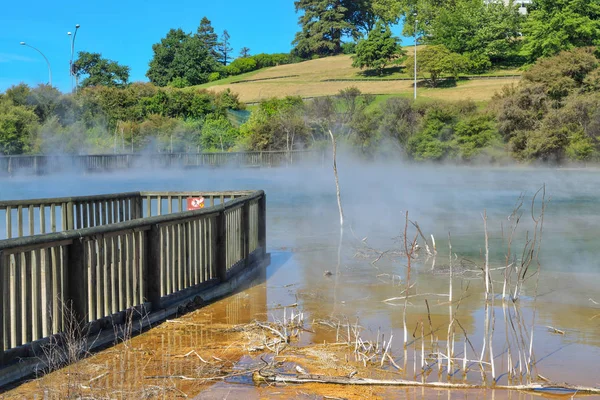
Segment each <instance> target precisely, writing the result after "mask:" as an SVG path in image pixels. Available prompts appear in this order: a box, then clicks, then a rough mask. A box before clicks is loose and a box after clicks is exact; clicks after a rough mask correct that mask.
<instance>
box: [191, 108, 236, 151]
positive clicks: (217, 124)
mask: <svg viewBox="0 0 600 400" xmlns="http://www.w3.org/2000/svg"><path fill="white" fill-rule="evenodd" d="M238 135H239V131H238V130H237V129H235V128H234V127H233V125H231V122H229V120H228V119H227V118H226V117H224V116H222V115H218V116H214V115H211V116H209V117H208V118H206V120H205V121H204V124H203V125H202V131H201V132H200V146H201V148H202V149H203V150H204V151H227V150H229V149H231V148H232V147H233V146H234V145H235V143H236V140H237V138H238Z"/></svg>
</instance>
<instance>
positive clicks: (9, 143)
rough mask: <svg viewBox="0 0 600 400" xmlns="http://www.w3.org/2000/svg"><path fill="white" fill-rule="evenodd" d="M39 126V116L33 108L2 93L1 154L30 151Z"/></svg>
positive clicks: (0, 119)
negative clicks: (17, 103)
mask: <svg viewBox="0 0 600 400" xmlns="http://www.w3.org/2000/svg"><path fill="white" fill-rule="evenodd" d="M37 128H38V117H37V115H35V113H34V112H33V110H31V109H30V108H29V107H27V106H24V105H16V104H14V103H13V101H12V100H11V99H10V98H9V97H8V96H6V95H0V154H22V153H26V152H28V151H29V150H30V148H31V144H32V141H33V137H34V135H35V132H36V130H37Z"/></svg>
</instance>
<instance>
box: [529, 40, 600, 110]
mask: <svg viewBox="0 0 600 400" xmlns="http://www.w3.org/2000/svg"><path fill="white" fill-rule="evenodd" d="M594 50H595V49H594V48H590V47H584V48H578V49H574V50H573V51H569V52H566V51H563V52H561V53H559V54H558V55H557V56H555V57H552V58H546V59H540V60H539V61H538V62H537V63H536V64H535V65H534V66H533V67H532V68H530V69H529V70H528V71H527V72H525V73H524V74H523V80H524V82H525V85H527V84H540V85H542V86H543V87H544V88H545V89H546V93H547V94H548V96H549V97H550V98H551V99H552V100H554V101H555V102H560V101H561V100H562V99H563V98H565V97H566V96H568V95H569V94H570V93H571V92H572V91H573V90H574V89H577V88H580V87H581V86H582V85H583V83H584V80H585V79H586V77H587V76H588V74H589V73H590V72H592V71H593V70H595V69H597V68H598V65H599V64H598V59H597V58H596V56H595V55H594ZM588 82H589V81H588Z"/></svg>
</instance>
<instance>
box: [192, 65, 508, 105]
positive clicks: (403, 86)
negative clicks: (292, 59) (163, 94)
mask: <svg viewBox="0 0 600 400" xmlns="http://www.w3.org/2000/svg"><path fill="white" fill-rule="evenodd" d="M498 72H499V73H500V74H514V73H517V71H514V70H504V71H498ZM291 75H295V76H293V77H290V76H291ZM286 76H287V78H286ZM406 76H407V75H406V74H405V73H403V72H402V71H394V72H393V73H391V74H390V75H389V76H386V77H385V78H388V79H389V78H403V77H406ZM279 77H281V78H279ZM273 78H275V79H273ZM357 78H358V79H364V78H365V76H364V75H362V74H361V72H360V70H358V69H356V68H353V67H352V59H351V57H350V56H348V55H341V56H336V57H327V58H321V59H317V60H311V61H305V62H302V63H298V64H290V65H281V66H278V67H273V68H265V69H262V70H260V71H254V72H251V73H249V74H244V75H239V76H235V77H230V78H228V79H225V80H220V81H217V82H212V83H208V84H205V85H202V86H200V87H202V88H208V89H210V90H214V91H221V90H225V89H231V90H232V91H233V92H235V93H238V94H239V95H240V100H242V101H244V102H247V103H250V102H257V101H260V100H262V99H266V98H270V97H283V96H302V97H318V96H326V95H333V94H336V93H338V92H339V91H340V90H342V89H345V88H347V87H350V86H355V87H357V88H358V89H360V90H361V91H362V92H363V93H371V94H377V95H400V96H407V97H409V96H412V91H413V86H412V82H411V81H382V80H377V78H376V77H374V78H372V79H371V77H369V78H370V79H369V81H355V82H349V81H337V82H324V80H326V79H357ZM248 79H252V80H254V81H252V82H242V83H232V82H238V81H243V80H248ZM257 79H258V81H257ZM260 79H267V80H262V81H261V80H260ZM516 82H518V79H515V78H501V79H490V80H472V81H461V82H459V84H458V85H457V86H455V87H451V88H443V89H442V88H439V89H429V88H419V96H420V97H425V98H430V99H444V100H459V99H472V100H475V101H487V100H489V99H490V98H491V97H492V96H493V95H494V93H496V92H497V91H499V90H500V89H501V88H502V87H503V86H504V85H507V84H511V83H516Z"/></svg>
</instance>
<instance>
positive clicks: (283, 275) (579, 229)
mask: <svg viewBox="0 0 600 400" xmlns="http://www.w3.org/2000/svg"><path fill="white" fill-rule="evenodd" d="M339 169H340V174H341V176H340V184H341V186H342V196H343V203H344V207H345V212H346V220H347V226H346V228H345V231H344V236H343V242H342V248H341V251H340V252H339V253H338V245H339V243H340V232H339V225H338V224H339V218H338V214H337V203H336V199H335V187H334V182H333V176H332V172H331V171H330V169H329V168H304V169H299V168H298V169H257V170H186V171H164V172H157V171H128V172H126V173H122V174H112V175H87V176H84V175H72V176H48V177H15V178H12V179H5V180H2V181H1V182H0V199H4V200H8V199H23V198H39V197H58V196H71V195H90V194H101V193H112V192H127V191H137V190H161V191H167V190H174V191H185V190H210V191H212V190H229V189H235V190H238V189H239V190H241V189H263V190H265V192H266V193H267V199H268V204H267V207H268V221H267V229H268V247H269V251H270V252H271V253H272V259H273V262H272V265H271V266H270V267H269V268H268V270H267V276H268V278H267V282H266V284H265V285H264V287H265V291H266V304H265V307H266V308H267V309H268V310H270V311H269V315H271V316H272V317H277V316H280V314H281V310H277V306H279V305H286V304H292V303H296V302H297V303H298V304H299V306H300V309H302V310H303V311H304V312H305V314H306V316H307V317H306V318H307V320H312V319H314V318H323V319H331V318H332V317H336V318H341V319H345V318H348V319H349V320H351V321H355V320H356V318H358V319H359V321H360V323H361V324H362V325H363V326H364V327H365V328H366V331H365V333H364V335H365V337H369V335H371V337H373V335H374V333H375V332H376V331H377V329H378V328H380V329H381V331H382V332H394V336H395V338H397V340H398V341H397V342H394V346H393V347H396V348H397V353H398V354H400V353H401V348H402V341H401V338H402V306H398V305H396V306H394V305H390V304H386V303H385V302H383V300H385V299H388V298H391V297H395V296H400V295H401V292H402V285H404V282H405V281H404V279H406V267H405V264H406V261H405V260H404V259H401V258H398V257H396V258H394V257H383V258H382V259H381V260H380V261H379V262H377V263H376V264H374V265H372V264H371V261H373V260H374V259H375V258H377V255H373V254H367V252H366V247H365V243H366V244H368V245H369V246H370V247H372V248H376V249H380V250H393V249H399V248H400V243H398V242H397V238H398V237H399V236H400V235H401V234H402V232H403V230H404V223H405V214H404V213H405V212H406V210H408V211H409V213H410V214H409V215H410V219H411V220H413V221H418V223H419V225H420V226H421V228H422V230H423V232H424V233H425V235H427V236H428V235H429V234H433V235H434V237H435V238H436V242H437V248H438V251H439V256H438V257H437V259H436V260H435V263H436V265H435V266H433V271H434V272H431V271H430V270H431V269H432V261H433V260H429V261H427V262H424V263H423V262H421V263H418V262H417V263H416V265H415V266H414V270H413V276H412V277H411V280H412V281H416V282H417V286H416V288H417V289H416V290H417V293H421V294H423V293H430V294H431V295H427V296H423V297H419V298H415V299H414V300H411V302H410V304H409V306H408V313H409V316H408V324H409V329H410V330H411V333H412V330H413V329H414V327H415V324H416V323H417V321H420V320H423V321H427V311H426V307H425V304H424V299H425V298H427V299H428V301H429V303H430V306H431V314H432V315H431V316H432V319H433V324H434V325H435V326H436V327H437V326H442V325H443V324H447V319H448V316H447V315H448V306H447V303H445V301H446V300H447V298H445V297H443V296H438V295H437V294H442V293H447V292H448V275H447V274H444V273H443V271H445V270H447V266H448V264H449V261H448V251H447V248H448V233H449V232H450V233H451V236H452V246H453V253H455V254H456V255H457V256H456V257H457V258H456V259H455V260H454V264H455V268H456V269H459V272H461V271H462V272H464V270H465V269H470V270H475V269H477V268H478V267H480V266H481V265H482V252H483V251H484V240H483V239H484V236H483V223H482V217H481V214H482V212H483V211H484V210H486V212H487V214H488V226H489V228H488V229H489V232H490V254H491V255H490V259H491V262H492V265H493V266H502V265H505V264H504V263H505V258H504V255H505V253H506V238H507V232H508V229H509V225H510V221H509V220H508V216H509V215H510V214H511V212H512V209H513V207H514V205H515V202H516V200H517V199H518V197H519V196H520V195H521V194H524V196H525V201H524V204H523V215H522V218H521V221H520V227H519V230H518V234H517V235H516V237H515V239H514V243H515V244H514V250H513V251H517V252H520V251H521V250H522V246H523V243H524V240H525V235H526V231H527V230H530V231H531V230H532V229H533V224H532V221H531V213H530V209H531V201H532V195H533V194H534V193H535V192H536V191H537V190H538V189H539V188H540V187H541V186H542V185H543V184H546V193H547V197H548V198H550V204H549V206H548V209H547V213H546V216H545V225H544V232H543V243H542V251H541V254H540V262H541V270H542V273H541V277H540V283H539V289H538V292H539V296H538V299H537V303H534V302H533V294H534V293H535V290H534V289H535V278H532V279H530V280H529V281H528V282H527V284H526V287H525V288H524V295H525V297H524V298H523V300H522V301H521V308H522V311H523V316H524V319H525V321H531V318H532V316H533V310H534V306H535V305H536V307H537V308H535V309H536V310H537V311H536V312H537V314H536V320H535V327H534V350H535V354H536V358H537V359H538V360H539V362H538V372H539V373H540V374H541V375H543V376H545V377H547V378H549V379H551V380H554V381H568V382H570V383H574V384H584V385H592V386H593V385H598V384H600V378H599V375H600V374H598V372H597V368H596V366H597V364H598V360H600V329H599V328H600V306H598V305H595V304H594V302H593V301H592V300H595V301H598V302H600V290H599V289H598V284H599V283H600V266H599V261H598V259H599V257H598V256H599V255H600V247H599V246H598V237H599V236H600V223H599V222H600V200H599V199H598V198H599V196H600V172H598V171H595V170H551V169H480V168H455V167H435V168H434V167H407V166H404V165H369V166H364V165H360V164H358V163H353V162H351V161H350V160H342V161H341V162H340V163H339ZM536 207H537V209H536V212H537V213H539V202H538V203H537V205H536ZM0 229H1V230H0V232H3V231H4V228H3V227H0ZM364 238H366V240H365V241H363V240H362V239H364ZM421 252H423V251H421ZM460 260H463V261H460ZM461 268H462V269H461ZM325 271H331V272H332V273H333V275H332V276H330V277H326V276H324V272H325ZM392 277H393V278H392ZM500 278H501V277H500V276H499V275H495V276H494V279H495V280H496V281H497V282H496V284H495V285H496V287H495V290H496V292H498V291H499V290H500V288H501V284H500V283H499V282H498V281H499V280H500ZM467 284H468V285H469V289H468V291H465V290H466V287H467ZM454 292H455V297H456V296H460V295H461V294H462V293H464V294H465V298H464V299H463V300H462V302H461V306H460V308H461V313H460V315H459V319H460V321H461V324H462V325H463V326H464V328H465V329H466V330H467V332H468V334H469V337H470V339H471V340H472V342H473V344H474V346H475V348H476V349H479V350H480V348H481V341H480V339H478V338H480V337H481V336H482V334H483V326H484V323H483V315H484V312H483V302H482V279H481V277H480V276H478V275H477V274H476V273H474V272H468V271H467V272H465V273H464V274H463V275H459V276H458V277H456V279H455V280H454ZM249 293H252V292H249ZM264 298H265V296H260V298H257V299H256V301H263V302H264ZM261 299H262V300H261ZM396 303H399V304H402V301H398V302H396ZM496 312H497V313H498V314H497V316H496V318H497V319H498V320H501V319H502V315H501V313H502V309H501V308H500V307H498V308H497V310H496ZM246 317H247V318H249V319H252V317H253V316H249V315H248V316H246ZM497 323H498V325H500V326H499V327H497V331H496V333H495V342H498V349H497V350H496V353H501V351H500V350H501V349H502V343H504V335H505V333H504V328H503V327H502V325H503V324H502V321H498V322H497ZM528 323H529V322H528ZM446 326H447V325H446ZM546 326H553V327H555V328H557V329H560V330H563V331H565V332H566V334H565V335H556V334H552V333H550V332H549V331H548V329H547V328H546ZM445 329H447V328H446V327H442V328H441V332H440V334H439V335H440V337H441V338H443V337H445V333H443V332H445ZM332 335H333V336H332ZM324 339H327V340H332V341H333V340H335V332H333V333H332V332H326V331H323V332H321V331H318V332H317V333H316V334H315V335H314V336H312V337H308V338H304V340H305V341H310V340H313V341H316V342H322V341H323V340H324ZM457 347H458V348H460V349H461V351H462V338H461V339H460V340H459V341H458V343H457ZM411 357H412V356H411ZM461 357H462V356H461ZM475 357H476V356H474V355H470V358H475ZM410 363H412V361H411V362H409V364H410ZM496 368H497V369H498V370H500V371H502V370H504V369H505V368H506V367H505V365H503V364H502V360H501V358H498V365H497V367H496ZM459 395H460V397H464V396H465V395H464V393H460V394H459ZM392 397H393V396H392ZM415 397H419V396H416V395H415ZM476 397H477V396H476ZM476 397H473V398H476Z"/></svg>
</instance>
